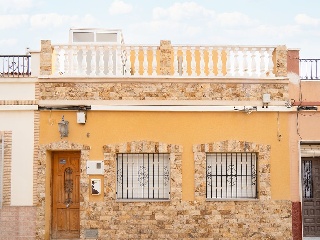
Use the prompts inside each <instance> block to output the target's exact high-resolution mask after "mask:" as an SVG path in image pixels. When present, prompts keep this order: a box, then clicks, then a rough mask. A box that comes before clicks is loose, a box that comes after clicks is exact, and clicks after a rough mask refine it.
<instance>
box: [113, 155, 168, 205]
mask: <svg viewBox="0 0 320 240" xmlns="http://www.w3.org/2000/svg"><path fill="white" fill-rule="evenodd" d="M169 195H170V160H169V154H156V153H141V154H124V153H120V154H118V155H117V199H154V200H167V199H169Z"/></svg>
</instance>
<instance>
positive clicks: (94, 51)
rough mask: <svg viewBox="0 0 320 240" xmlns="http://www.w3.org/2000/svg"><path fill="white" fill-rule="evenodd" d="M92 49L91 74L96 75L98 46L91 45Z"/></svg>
mask: <svg viewBox="0 0 320 240" xmlns="http://www.w3.org/2000/svg"><path fill="white" fill-rule="evenodd" d="M90 50H91V72H90V76H96V55H97V53H96V48H95V46H91V47H90Z"/></svg>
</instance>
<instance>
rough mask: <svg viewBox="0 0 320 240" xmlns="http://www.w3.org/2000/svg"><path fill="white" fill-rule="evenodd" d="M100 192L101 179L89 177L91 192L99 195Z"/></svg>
mask: <svg viewBox="0 0 320 240" xmlns="http://www.w3.org/2000/svg"><path fill="white" fill-rule="evenodd" d="M100 193H101V180H100V179H91V194H92V195H100Z"/></svg>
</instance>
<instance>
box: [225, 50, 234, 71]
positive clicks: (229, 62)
mask: <svg viewBox="0 0 320 240" xmlns="http://www.w3.org/2000/svg"><path fill="white" fill-rule="evenodd" d="M225 51H226V54H227V62H226V70H227V74H226V76H232V73H231V57H230V51H231V47H227V48H226V50H225Z"/></svg>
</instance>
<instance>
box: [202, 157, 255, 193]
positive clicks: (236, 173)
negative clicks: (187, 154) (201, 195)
mask: <svg viewBox="0 0 320 240" xmlns="http://www.w3.org/2000/svg"><path fill="white" fill-rule="evenodd" d="M206 175H207V176H206V198H207V199H219V198H222V199H228V198H256V197H257V155H256V153H207V166H206Z"/></svg>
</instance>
